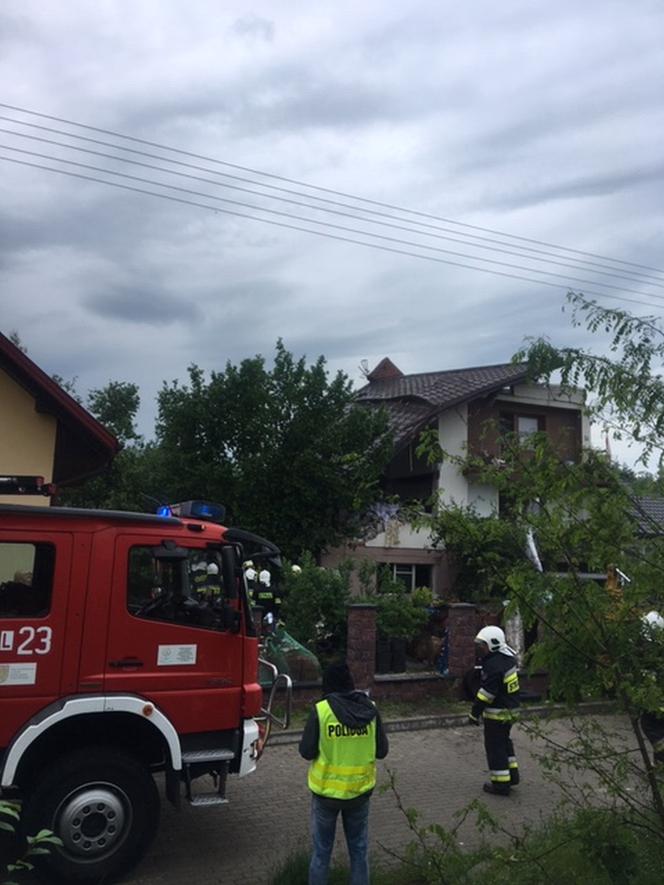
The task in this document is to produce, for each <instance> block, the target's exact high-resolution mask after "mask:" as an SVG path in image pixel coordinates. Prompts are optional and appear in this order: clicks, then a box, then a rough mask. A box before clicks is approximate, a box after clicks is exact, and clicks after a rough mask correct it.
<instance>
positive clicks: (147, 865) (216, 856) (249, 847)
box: [125, 716, 625, 885]
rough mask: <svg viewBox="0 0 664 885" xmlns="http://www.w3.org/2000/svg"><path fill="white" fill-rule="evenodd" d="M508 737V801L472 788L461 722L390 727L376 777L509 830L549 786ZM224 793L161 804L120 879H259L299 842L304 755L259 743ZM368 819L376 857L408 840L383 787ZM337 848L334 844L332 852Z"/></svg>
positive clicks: (442, 815) (535, 810) (479, 750)
mask: <svg viewBox="0 0 664 885" xmlns="http://www.w3.org/2000/svg"><path fill="white" fill-rule="evenodd" d="M602 720H603V721H604V723H605V724H606V725H609V726H610V727H612V728H615V729H616V731H617V732H624V731H625V723H624V722H623V721H622V720H620V719H618V718H617V717H609V716H606V717H602ZM552 728H554V729H555V733H556V736H557V739H558V740H561V741H565V740H566V738H567V737H569V734H570V732H569V728H568V727H567V726H566V725H565V723H561V722H558V723H556V724H555V725H553V726H552ZM514 738H515V744H516V748H517V754H518V756H519V761H520V763H521V771H522V778H523V783H522V784H521V786H520V787H519V788H518V789H517V790H514V791H513V794H512V796H510V797H509V798H508V799H504V798H500V797H493V796H486V795H485V794H483V793H482V792H481V787H482V783H483V781H484V780H485V777H486V767H485V761H484V751H483V745H482V731H481V729H479V728H478V729H476V728H472V727H469V726H463V727H457V728H444V729H433V730H429V731H415V732H402V733H397V734H392V735H390V754H389V756H388V758H387V759H386V760H385V762H384V763H380V764H379V765H380V769H381V775H379V781H380V780H383V781H384V780H386V773H385V768H386V767H389V768H390V769H391V770H393V771H394V772H395V773H396V776H397V783H398V789H399V792H400V793H401V796H402V800H403V802H404V804H405V805H406V806H407V807H408V806H413V807H416V808H417V809H419V811H420V812H421V814H422V820H423V822H426V823H429V822H434V821H435V822H438V823H441V824H444V825H449V824H450V823H452V821H453V815H454V812H455V811H456V810H458V809H459V808H461V807H463V806H464V804H466V803H468V802H469V801H470V800H471V799H473V798H475V797H477V796H482V797H483V798H484V799H485V801H486V804H487V805H488V806H489V807H490V808H492V809H496V810H498V809H499V810H500V812H501V815H502V818H501V819H502V821H503V822H504V823H505V824H506V825H507V826H508V827H509V828H512V827H513V828H514V829H518V828H519V827H520V826H522V825H523V824H525V823H530V824H532V823H534V822H535V821H536V820H537V819H538V818H539V817H540V816H541V815H546V814H548V813H549V812H550V811H551V809H552V807H553V804H554V803H555V800H556V793H555V790H554V789H553V788H552V787H551V785H550V784H547V783H546V782H545V781H544V779H543V778H542V776H541V774H540V772H539V770H538V766H537V763H536V762H535V761H534V759H533V756H532V750H533V749H537V748H538V747H537V745H535V746H534V747H533V746H531V742H530V740H529V739H528V738H526V737H525V736H524V735H523V734H522V733H520V730H519V728H518V727H517V728H516V729H515V731H514ZM539 749H541V747H539ZM228 798H229V799H230V804H229V805H228V806H223V807H221V808H209V809H205V808H191V807H189V806H186V807H184V808H183V810H182V811H180V812H176V811H174V810H173V808H172V807H171V806H170V805H169V804H168V803H167V802H165V803H164V804H163V806H162V821H161V827H160V831H159V835H158V837H157V840H156V841H155V843H154V844H153V846H152V848H151V850H150V852H149V854H148V855H147V857H146V858H145V860H144V861H143V863H142V864H141V865H140V867H138V868H137V869H136V870H135V872H134V874H133V875H132V876H131V877H129V878H127V879H126V880H125V882H126V885H189V883H191V885H212V883H222V882H223V883H225V885H229V883H233V885H235V883H237V885H245V883H246V885H254V883H255V885H259V883H261V885H262V883H266V882H269V880H270V872H271V871H272V870H274V869H275V868H276V867H278V866H279V864H280V863H281V862H283V861H284V860H285V859H286V858H288V857H289V855H290V854H292V853H293V852H296V851H298V850H301V849H303V848H304V849H306V848H307V847H308V839H309V836H308V812H309V792H308V790H307V787H306V763H305V762H304V761H303V760H302V759H300V757H299V755H298V753H297V746H296V745H295V744H288V745H283V746H271V747H269V748H268V750H267V751H266V754H265V757H264V758H263V760H262V761H261V765H260V766H259V770H258V772H257V773H256V774H254V775H251V776H250V777H248V778H245V779H244V780H238V779H237V778H229V787H228ZM370 826H371V837H372V850H373V851H374V853H375V854H376V856H377V857H379V858H380V857H381V856H383V857H385V858H387V855H386V854H385V852H384V850H383V848H382V847H381V846H386V847H387V848H389V849H390V850H391V851H395V852H397V853H398V852H399V850H400V849H401V848H402V847H403V846H404V845H405V844H406V843H407V842H408V841H409V833H408V829H407V826H406V823H405V820H404V818H403V815H402V814H401V813H400V812H399V810H398V809H397V807H396V803H395V798H394V796H393V795H392V794H391V793H389V792H387V793H383V794H380V793H378V792H377V793H376V795H374V797H373V799H372V810H371V825H370ZM459 839H460V840H461V841H463V842H465V843H466V844H470V843H472V842H474V841H476V839H477V834H476V832H475V830H474V827H473V825H472V823H468V822H467V823H466V824H465V825H464V828H463V829H462V830H461V831H460V834H459ZM341 847H342V846H341V843H339V844H338V846H337V850H341Z"/></svg>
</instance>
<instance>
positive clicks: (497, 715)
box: [484, 707, 517, 722]
mask: <svg viewBox="0 0 664 885" xmlns="http://www.w3.org/2000/svg"><path fill="white" fill-rule="evenodd" d="M484 718H485V719H495V720H496V721H498V722H505V721H509V720H512V719H516V718H517V712H516V710H506V709H505V710H503V709H498V708H496V707H493V708H492V707H487V708H486V710H484Z"/></svg>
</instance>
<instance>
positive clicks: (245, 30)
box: [232, 15, 274, 43]
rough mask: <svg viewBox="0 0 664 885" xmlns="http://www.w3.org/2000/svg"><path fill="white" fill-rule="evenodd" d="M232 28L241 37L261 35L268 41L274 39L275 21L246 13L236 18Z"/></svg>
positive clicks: (260, 36)
mask: <svg viewBox="0 0 664 885" xmlns="http://www.w3.org/2000/svg"><path fill="white" fill-rule="evenodd" d="M232 30H233V31H234V32H235V33H236V34H239V35H240V36H241V37H259V38H261V39H262V40H265V41H267V42H268V43H271V42H272V41H273V40H274V22H273V21H271V20H270V19H267V18H261V17H260V16H258V15H246V16H244V17H243V18H238V19H236V20H235V21H234V22H233V28H232Z"/></svg>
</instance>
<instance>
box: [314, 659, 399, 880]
mask: <svg viewBox="0 0 664 885" xmlns="http://www.w3.org/2000/svg"><path fill="white" fill-rule="evenodd" d="M388 749H389V747H388V742H387V736H386V734H385V732H384V730H383V726H382V722H381V719H380V714H379V713H378V710H377V709H376V706H375V704H374V703H373V701H371V700H370V699H369V697H368V696H367V694H365V692H362V691H355V685H354V683H353V677H352V675H351V673H350V670H349V669H348V666H347V664H345V663H338V664H330V665H329V666H328V667H327V668H326V670H325V672H324V673H323V699H322V700H320V701H318V703H317V704H315V706H314V707H313V708H312V710H311V712H310V713H309V718H308V720H307V723H306V725H305V728H304V732H303V734H302V739H301V740H300V747H299V750H300V755H301V756H302V757H303V758H304V759H307V760H309V761H310V762H311V765H310V766H309V777H308V785H309V789H310V790H311V793H312V797H311V801H312V809H311V836H312V841H313V853H312V856H311V863H310V866H309V883H310V885H324V883H326V882H327V879H328V871H329V866H330V856H331V854H332V848H333V847H334V835H335V831H336V826H337V816H338V814H339V812H341V817H342V820H343V827H344V834H345V836H346V844H347V846H348V854H349V856H350V881H351V882H352V883H354V885H368V882H369V863H368V833H369V799H370V797H371V793H372V792H373V788H374V786H375V784H376V759H384V758H385V756H387V751H388Z"/></svg>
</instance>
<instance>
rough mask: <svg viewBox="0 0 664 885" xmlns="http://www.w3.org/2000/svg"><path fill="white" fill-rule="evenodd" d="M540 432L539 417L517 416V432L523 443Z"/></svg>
mask: <svg viewBox="0 0 664 885" xmlns="http://www.w3.org/2000/svg"><path fill="white" fill-rule="evenodd" d="M539 430H540V419H539V418H538V417H537V415H517V416H516V432H517V433H518V434H519V439H520V440H521V442H525V441H526V440H527V439H528V437H529V436H533V434H535V433H537V432H538V431H539Z"/></svg>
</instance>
